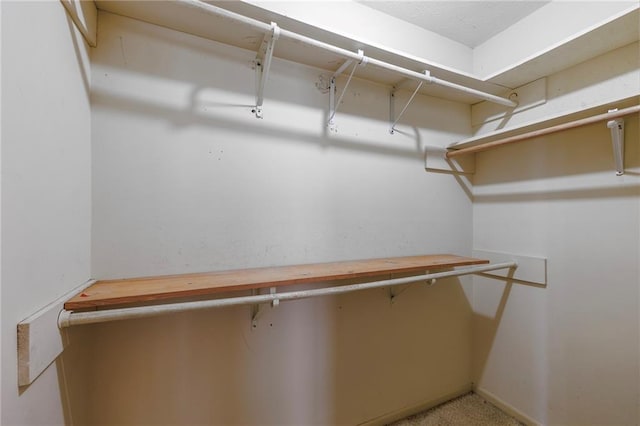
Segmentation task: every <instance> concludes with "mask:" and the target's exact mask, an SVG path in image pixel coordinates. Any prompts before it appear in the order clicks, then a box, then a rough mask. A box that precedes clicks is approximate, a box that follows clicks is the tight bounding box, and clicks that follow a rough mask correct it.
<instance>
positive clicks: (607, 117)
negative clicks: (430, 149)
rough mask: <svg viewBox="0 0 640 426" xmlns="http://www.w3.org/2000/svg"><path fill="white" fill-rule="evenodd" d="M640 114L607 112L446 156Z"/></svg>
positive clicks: (628, 110)
mask: <svg viewBox="0 0 640 426" xmlns="http://www.w3.org/2000/svg"><path fill="white" fill-rule="evenodd" d="M637 112H640V105H635V106H632V107H628V108H624V109H621V110H619V111H611V112H605V113H604V114H598V115H594V116H592V117H587V118H582V119H580V120H575V121H570V122H568V123H562V124H558V125H555V126H551V127H547V128H546V129H540V130H533V131H531V132H527V133H523V134H521V135H516V136H511V137H508V138H503V139H498V140H496V141H492V142H487V143H484V144H481V145H476V146H470V147H469V148H462V149H457V150H456V149H455V148H453V147H452V148H453V149H454V150H453V151H449V152H447V153H446V154H445V155H446V157H447V158H453V157H458V156H460V155H467V154H474V153H476V152H481V151H487V150H489V149H492V148H495V147H498V146H501V145H508V144H511V143H515V142H520V141H523V140H527V139H532V138H535V137H538V136H544V135H548V134H550V133H556V132H561V131H563V130H569V129H573V128H575V127H580V126H586V125H587V124H593V123H597V122H599V121H607V120H614V119H616V118H620V117H623V116H625V115H630V114H634V113H637Z"/></svg>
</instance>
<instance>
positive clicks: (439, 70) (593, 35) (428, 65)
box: [96, 0, 640, 104]
mask: <svg viewBox="0 0 640 426" xmlns="http://www.w3.org/2000/svg"><path fill="white" fill-rule="evenodd" d="M208 3H211V4H213V5H215V6H218V7H223V8H224V9H227V10H229V11H232V12H236V13H240V14H242V15H244V16H248V17H250V18H253V19H256V20H259V21H262V22H265V23H269V22H271V21H273V22H276V23H277V24H278V25H279V26H281V27H282V28H285V29H287V30H290V31H294V32H297V33H299V34H303V35H306V36H308V37H312V38H315V39H318V40H321V41H324V42H326V43H329V44H333V45H336V46H339V47H342V48H344V49H348V50H351V51H353V52H356V51H357V50H358V49H363V50H364V52H365V54H366V55H367V56H369V57H373V58H376V59H380V60H382V61H385V62H389V63H393V64H395V65H398V66H401V67H404V68H407V69H412V70H415V71H417V72H422V71H424V70H426V69H428V70H430V71H431V74H432V75H433V76H435V77H438V78H441V79H443V80H447V81H450V82H453V83H457V84H461V85H464V86H467V87H470V88H474V89H477V90H481V91H483V92H487V93H491V94H494V95H498V96H501V95H503V94H504V92H505V89H508V88H514V87H518V86H522V85H523V84H526V83H529V82H531V81H534V80H537V79H539V78H541V77H544V76H548V75H550V74H553V73H554V72H557V71H560V70H562V69H566V68H568V67H570V66H573V65H576V64H578V63H580V62H583V61H586V60H588V59H591V58H594V57H596V56H599V55H601V54H603V53H605V52H607V51H609V50H612V49H615V48H618V47H622V46H624V45H627V44H630V43H633V42H636V41H638V40H639V39H640V34H639V33H640V30H639V28H638V22H639V19H640V6H635V7H632V8H630V9H628V10H626V11H625V12H623V13H620V14H618V15H616V16H613V17H608V18H605V19H604V20H603V21H602V22H601V23H600V24H598V25H595V26H593V27H590V28H587V29H585V30H583V31H582V32H580V33H577V34H576V35H574V36H573V37H570V38H568V39H566V40H564V41H562V42H560V43H558V44H556V45H553V46H550V47H549V48H548V49H545V50H543V51H541V52H539V53H538V54H536V55H533V56H532V57H529V58H527V59H526V60H524V61H521V62H519V63H515V64H513V65H511V66H509V67H507V68H505V69H503V70H502V71H499V72H497V73H495V74H492V75H489V76H486V77H483V78H481V77H478V76H474V75H472V74H470V73H467V72H463V71H459V70H456V69H453V68H451V67H448V66H446V65H443V64H438V63H435V62H432V61H429V60H427V59H424V58H418V57H416V56H413V55H409V54H406V53H403V52H400V51H397V50H393V49H389V48H386V47H383V46H380V45H376V44H373V43H369V42H366V41H364V40H358V39H356V38H353V37H349V36H346V35H343V34H338V33H333V32H330V31H327V30H324V29H321V28H318V27H315V26H311V25H308V24H306V23H303V22H300V21H297V20H295V19H292V18H289V17H287V16H282V15H279V14H276V13H274V12H271V11H268V10H266V9H263V8H261V7H258V6H256V5H253V4H249V3H246V2H241V1H223V2H214V1H209V2H208ZM96 5H97V7H98V9H100V10H103V11H108V12H111V13H116V14H119V15H123V16H127V17H130V18H133V19H137V20H140V21H145V22H148V23H152V24H155V25H159V26H162V27H166V28H170V29H173V30H177V31H181V32H184V33H188V34H192V35H195V36H198V37H202V38H206V39H209V40H213V41H216V42H220V43H224V44H228V45H232V46H236V47H239V48H242V49H247V50H251V51H256V50H257V48H258V46H259V45H260V43H261V41H262V38H263V36H264V34H263V33H261V32H260V31H257V30H255V29H253V28H249V27H246V26H243V25H242V24H238V23H235V22H230V21H228V20H225V19H223V18H216V17H212V16H205V15H203V14H201V13H199V12H198V11H196V10H193V9H190V8H185V7H183V6H181V5H180V4H178V3H176V2H145V1H114V0H97V1H96ZM274 56H275V57H277V58H280V59H285V60H289V61H293V62H297V63H301V64H305V65H309V66H313V67H316V68H320V69H324V70H327V71H328V72H333V71H335V70H336V69H337V68H338V67H339V66H340V65H341V64H342V62H344V59H343V58H341V57H340V56H337V55H334V54H331V53H328V52H325V51H322V50H319V49H313V48H308V47H305V46H303V45H301V44H300V43H295V42H291V41H287V40H284V39H280V40H278V42H277V43H276V46H275V53H274ZM355 76H356V78H362V79H366V80H370V81H374V82H377V83H380V84H384V85H388V86H392V85H394V84H396V83H398V82H399V81H400V80H401V78H400V77H399V76H398V75H397V74H394V73H392V72H389V71H386V70H382V69H380V68H377V67H374V66H365V67H360V69H358V70H357V72H356V75H355ZM408 86H409V85H407V87H406V88H405V90H413V89H412V87H408ZM420 93H422V94H425V95H428V96H434V97H439V98H444V99H449V100H452V101H456V102H462V103H467V104H474V103H478V102H479V100H478V99H477V98H476V97H473V96H470V95H467V94H464V93H460V92H458V91H455V90H451V89H447V88H444V87H441V86H438V85H434V84H431V85H430V84H423V85H422V88H421V89H420Z"/></svg>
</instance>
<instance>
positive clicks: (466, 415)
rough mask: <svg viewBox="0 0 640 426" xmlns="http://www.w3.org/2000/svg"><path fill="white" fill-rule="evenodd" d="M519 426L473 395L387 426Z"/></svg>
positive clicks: (504, 414)
mask: <svg viewBox="0 0 640 426" xmlns="http://www.w3.org/2000/svg"><path fill="white" fill-rule="evenodd" d="M467 425H469V426H482V425H488V426H489V425H490V426H521V425H523V423H520V422H519V421H517V420H516V419H514V418H513V417H511V416H509V415H508V414H506V413H504V412H502V411H500V410H499V409H498V408H496V407H495V406H494V405H493V404H491V403H489V402H487V401H485V400H484V399H483V398H482V397H480V396H479V395H476V394H475V393H468V394H466V395H463V396H461V397H458V398H456V399H452V400H451V401H449V402H445V403H444V404H442V405H439V406H437V407H434V408H432V409H430V410H427V411H425V412H422V413H419V414H416V415H413V416H411V417H407V418H406V419H404V420H400V421H398V422H395V423H392V424H391V425H389V426H467Z"/></svg>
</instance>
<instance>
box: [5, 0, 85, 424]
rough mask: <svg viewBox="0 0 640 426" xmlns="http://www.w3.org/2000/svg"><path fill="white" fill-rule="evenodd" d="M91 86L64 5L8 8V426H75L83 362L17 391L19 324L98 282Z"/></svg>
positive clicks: (56, 367) (50, 371) (53, 369)
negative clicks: (93, 244) (71, 425)
mask: <svg viewBox="0 0 640 426" xmlns="http://www.w3.org/2000/svg"><path fill="white" fill-rule="evenodd" d="M26 22H28V23H29V25H25V23H26ZM34 28H37V31H34V30H33V29H34ZM89 78H90V75H89V58H88V49H87V46H86V45H85V44H84V41H83V38H82V36H81V35H80V34H79V33H78V32H77V31H76V30H75V29H74V27H73V24H72V23H71V21H70V20H69V19H68V17H67V15H66V13H65V10H64V8H63V6H62V4H60V3H59V2H2V89H3V90H2V262H1V266H2V275H1V279H2V424H7V425H22V424H25V425H27V424H28V425H34V424H64V423H67V422H70V420H71V412H70V410H69V409H68V405H67V402H68V399H69V397H71V395H72V391H71V390H70V386H71V382H73V381H75V380H77V379H78V376H77V372H78V371H80V361H79V362H78V364H77V365H78V370H76V372H75V373H71V374H69V375H66V376H65V375H64V374H63V371H64V363H63V362H62V360H58V362H57V363H55V364H52V365H51V366H49V368H47V369H46V370H45V372H44V373H43V374H42V375H41V376H40V377H39V378H38V379H37V380H36V382H35V383H33V384H32V385H31V386H28V387H24V388H20V389H18V386H17V359H16V356H17V349H16V345H17V339H16V325H17V323H18V322H19V321H21V320H23V319H24V318H25V317H27V316H29V315H30V314H32V313H34V312H35V311H37V310H38V309H40V308H41V307H43V306H45V305H47V304H48V303H49V302H51V301H53V300H55V299H56V298H57V297H59V296H61V295H62V294H64V293H66V292H67V291H69V290H71V289H72V288H74V287H76V286H77V285H79V284H81V283H83V282H84V281H86V280H87V279H88V278H89V270H90V252H89V251H90V228H91V227H90V221H91V192H90V191H91V185H90V176H91V173H90V159H91V157H90V143H89V139H90V136H91V134H90V118H91V116H90V112H89V108H90V103H89V81H90V80H89ZM72 352H73V351H72ZM72 352H70V354H69V356H73V353H72ZM80 406H81V405H80Z"/></svg>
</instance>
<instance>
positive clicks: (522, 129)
mask: <svg viewBox="0 0 640 426" xmlns="http://www.w3.org/2000/svg"><path fill="white" fill-rule="evenodd" d="M639 103H640V96H631V97H629V98H625V99H620V100H619V101H613V102H608V103H605V104H600V105H597V106H592V107H589V108H585V109H580V110H575V111H566V112H564V113H562V114H557V115H553V116H548V117H545V118H542V119H540V120H536V121H531V122H527V123H523V124H521V125H519V126H516V127H510V128H505V129H502V130H498V131H495V132H491V133H485V134H482V135H478V136H474V137H471V138H468V139H465V140H462V141H460V142H456V143H452V144H450V145H449V146H447V148H455V149H462V148H467V147H471V146H476V145H482V144H484V143H487V142H492V141H494V140H497V139H501V138H508V137H511V136H515V135H518V134H521V133H526V132H531V131H535V130H540V129H544V128H547V127H551V126H555V125H557V124H562V123H566V122H569V121H573V120H580V119H582V118H586V117H590V116H593V115H597V114H602V113H605V112H607V111H609V110H610V109H614V108H618V109H622V108H627V107H630V106H633V105H638V104H639Z"/></svg>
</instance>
